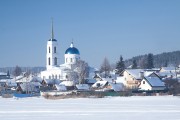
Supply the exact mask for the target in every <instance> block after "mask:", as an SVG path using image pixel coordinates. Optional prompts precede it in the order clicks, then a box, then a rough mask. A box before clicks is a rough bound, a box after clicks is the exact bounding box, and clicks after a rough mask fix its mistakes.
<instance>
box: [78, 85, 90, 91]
mask: <svg viewBox="0 0 180 120" xmlns="http://www.w3.org/2000/svg"><path fill="white" fill-rule="evenodd" d="M76 88H77V89H78V90H89V88H90V87H89V85H88V84H77V85H76Z"/></svg>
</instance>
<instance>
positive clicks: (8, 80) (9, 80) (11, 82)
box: [0, 79, 17, 87]
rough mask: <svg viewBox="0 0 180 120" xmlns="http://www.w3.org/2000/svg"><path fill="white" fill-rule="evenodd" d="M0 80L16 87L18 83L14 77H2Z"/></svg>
mask: <svg viewBox="0 0 180 120" xmlns="http://www.w3.org/2000/svg"><path fill="white" fill-rule="evenodd" d="M0 82H3V83H6V84H7V86H9V87H16V86H17V84H16V82H15V80H13V79H1V80H0Z"/></svg>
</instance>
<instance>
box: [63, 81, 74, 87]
mask: <svg viewBox="0 0 180 120" xmlns="http://www.w3.org/2000/svg"><path fill="white" fill-rule="evenodd" d="M60 85H65V86H74V82H73V81H70V80H67V81H63V82H61V83H60Z"/></svg>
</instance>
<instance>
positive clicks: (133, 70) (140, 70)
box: [126, 69, 144, 79]
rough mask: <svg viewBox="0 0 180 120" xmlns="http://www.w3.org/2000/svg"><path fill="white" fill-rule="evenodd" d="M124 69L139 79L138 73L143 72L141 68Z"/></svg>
mask: <svg viewBox="0 0 180 120" xmlns="http://www.w3.org/2000/svg"><path fill="white" fill-rule="evenodd" d="M126 71H127V72H128V73H129V74H131V75H132V76H133V77H134V78H136V79H141V76H140V75H139V73H140V72H144V70H143V69H126Z"/></svg>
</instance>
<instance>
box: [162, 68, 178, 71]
mask: <svg viewBox="0 0 180 120" xmlns="http://www.w3.org/2000/svg"><path fill="white" fill-rule="evenodd" d="M161 70H163V71H175V67H162V68H161Z"/></svg>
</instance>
